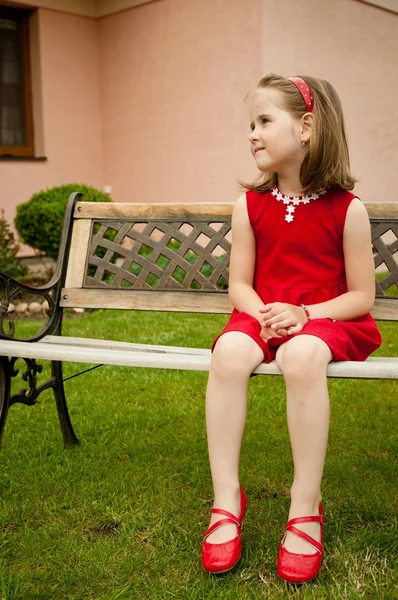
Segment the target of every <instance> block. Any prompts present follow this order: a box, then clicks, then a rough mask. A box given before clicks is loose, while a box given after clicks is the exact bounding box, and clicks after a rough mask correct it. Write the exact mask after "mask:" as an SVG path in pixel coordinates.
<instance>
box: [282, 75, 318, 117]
mask: <svg viewBox="0 0 398 600" xmlns="http://www.w3.org/2000/svg"><path fill="white" fill-rule="evenodd" d="M286 79H288V80H289V81H291V82H292V83H294V85H295V86H296V88H297V89H298V91H299V92H300V94H301V95H302V97H303V100H304V102H305V105H306V107H307V110H308V112H312V110H313V108H314V98H313V97H312V94H311V90H310V86H309V85H308V83H306V82H305V81H304V79H301V77H286Z"/></svg>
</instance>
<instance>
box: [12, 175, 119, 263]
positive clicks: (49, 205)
mask: <svg viewBox="0 0 398 600" xmlns="http://www.w3.org/2000/svg"><path fill="white" fill-rule="evenodd" d="M72 192H81V193H82V194H83V200H84V201H87V202H110V198H109V196H107V195H106V194H104V193H102V192H100V191H99V190H96V189H95V188H93V187H90V186H87V185H79V184H77V183H73V184H70V185H63V186H60V187H54V188H50V189H47V190H45V191H42V192H39V193H38V194H34V195H33V196H32V197H31V198H30V200H28V201H27V202H24V203H23V204H20V205H19V206H18V207H17V216H16V217H15V227H16V229H17V231H18V234H19V236H20V238H21V240H22V241H23V242H24V243H25V244H28V246H31V247H32V248H35V249H36V250H39V251H40V252H42V253H44V254H46V255H47V256H49V257H50V258H54V259H56V258H57V256H58V251H59V243H60V240H61V232H62V224H63V221H64V215H65V209H66V203H67V200H68V198H69V195H70V194H72Z"/></svg>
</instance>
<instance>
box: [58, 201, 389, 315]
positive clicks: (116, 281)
mask: <svg viewBox="0 0 398 600" xmlns="http://www.w3.org/2000/svg"><path fill="white" fill-rule="evenodd" d="M366 207H367V209H368V212H369V215H370V217H371V224H372V241H373V245H374V259H375V268H376V273H378V272H380V275H377V274H376V289H377V300H376V305H375V308H374V310H373V315H374V317H375V318H377V319H381V320H383V319H384V320H398V296H395V297H394V294H396V293H397V290H398V264H397V261H396V257H397V256H398V205H395V204H368V205H366ZM232 208H233V203H228V204H221V203H220V204H217V203H211V204H206V203H200V204H130V203H120V204H118V203H88V202H77V204H76V206H75V210H74V215H73V230H72V242H71V246H70V254H69V261H68V268H67V274H66V280H65V285H64V287H63V289H62V293H61V302H60V304H61V306H63V307H85V308H118V309H135V310H167V311H183V312H184V311H185V312H204V313H206V312H210V313H228V312H230V311H231V309H232V306H231V304H230V302H229V299H228V293H227V286H228V268H229V254H230V244H231V237H230V236H231V233H230V229H231V214H232ZM394 255H395V256H394ZM382 272H383V273H384V274H383V275H382V274H381V273H382ZM381 277H382V279H381V280H380V278H381Z"/></svg>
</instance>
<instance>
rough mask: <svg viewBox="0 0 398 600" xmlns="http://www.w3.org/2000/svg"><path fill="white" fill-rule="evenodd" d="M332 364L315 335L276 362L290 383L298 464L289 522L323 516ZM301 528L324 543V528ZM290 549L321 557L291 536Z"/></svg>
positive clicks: (297, 340) (282, 351)
mask: <svg viewBox="0 0 398 600" xmlns="http://www.w3.org/2000/svg"><path fill="white" fill-rule="evenodd" d="M332 358H333V355H332V352H331V350H330V348H329V347H328V346H327V344H326V343H325V342H324V341H323V340H321V339H320V338H317V337H315V336H312V335H300V336H297V337H294V338H292V339H291V340H289V341H288V342H286V343H285V344H283V345H282V346H280V348H279V349H278V351H277V355H276V361H277V364H278V366H279V368H280V369H281V371H282V373H283V375H284V378H285V382H286V396H287V422H288V429H289V435H290V443H291V447H292V452H293V463H294V480H293V485H292V488H291V506H290V512H289V519H293V518H295V517H303V516H307V515H317V514H319V511H318V508H319V502H320V501H321V480H322V474H323V468H324V463H325V456H326V446H327V440H328V432H329V419H330V406H329V394H328V388H327V378H326V368H327V364H328V363H329V361H330V360H332ZM296 527H297V528H298V529H302V531H305V532H306V533H308V534H309V535H310V536H312V537H313V538H315V539H316V540H318V541H319V539H320V535H319V534H320V526H319V524H318V523H303V524H300V525H296ZM284 546H285V548H286V549H287V550H289V551H290V552H295V553H298V554H300V553H303V554H310V553H313V552H315V550H314V548H313V547H312V546H310V545H309V544H308V543H307V542H305V541H304V540H302V539H301V538H299V537H298V536H296V535H295V534H293V533H291V532H288V533H287V536H286V540H285V542H284Z"/></svg>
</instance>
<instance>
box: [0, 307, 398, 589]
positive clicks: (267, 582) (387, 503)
mask: <svg viewBox="0 0 398 600" xmlns="http://www.w3.org/2000/svg"><path fill="white" fill-rule="evenodd" d="M225 322H226V317H225V316H213V315H205V316H204V315H201V316H194V315H185V316H181V315H179V316H175V315H172V314H165V313H155V314H148V313H135V312H130V313H126V312H117V311H115V312H103V311H98V312H95V313H89V314H86V315H84V316H82V317H78V318H74V319H67V320H65V322H64V331H65V334H66V335H77V336H79V335H80V336H82V335H87V336H90V337H104V338H106V337H113V338H114V339H121V340H126V341H137V342H143V343H145V342H152V343H153V342H155V343H160V344H170V345H192V346H201V347H209V344H210V342H211V340H212V338H213V337H214V336H215V335H216V334H217V333H218V332H219V331H220V329H221V328H222V326H223V324H224V323H225ZM18 326H19V328H20V329H21V331H22V330H23V331H24V332H25V334H27V333H33V331H34V330H35V329H37V323H35V322H33V321H23V322H19V323H18ZM380 328H381V330H382V334H383V337H384V339H385V344H384V347H383V348H381V349H380V350H379V351H378V352H377V353H378V354H380V355H389V356H397V350H398V330H397V327H396V325H394V324H388V323H382V324H381V325H380ZM82 368H83V366H82V365H77V364H66V365H65V376H66V377H67V376H69V375H71V374H73V373H74V372H76V371H79V370H82ZM41 380H43V379H42V378H41ZM206 380H207V374H206V373H191V372H185V371H184V372H183V371H167V370H151V369H130V368H122V367H120V368H118V367H110V366H107V367H102V368H101V369H99V370H98V369H97V370H95V371H93V372H91V373H88V374H86V375H83V376H82V377H79V378H76V379H72V380H70V381H69V382H67V383H66V391H67V396H68V401H69V406H70V412H71V418H72V422H73V424H74V427H75V430H76V433H77V435H78V437H79V438H80V440H81V445H80V446H79V447H76V448H73V449H70V450H65V449H64V448H63V445H62V439H61V434H60V430H59V425H58V419H57V415H56V411H55V407H54V402H53V399H52V394H51V392H49V391H47V392H45V393H44V394H43V395H42V396H41V397H40V403H39V404H38V405H37V406H35V407H33V408H29V407H26V406H22V405H15V406H13V407H11V409H10V413H9V417H8V421H7V426H6V429H5V434H4V439H3V446H2V450H1V453H0V460H1V477H0V517H1V525H0V547H1V549H0V599H1V600H16V599H18V600H21V599H22V600H31V599H32V600H33V599H37V600H47V599H62V600H64V599H65V600H66V599H68V600H85V599H92V600H94V599H95V600H130V599H152V598H154V599H173V598H179V599H183V600H196V599H211V600H219V599H220V600H224V599H225V600H226V599H232V600H235V599H236V600H239V599H241V598H242V599H254V600H256V599H259V598H265V599H281V600H282V599H286V598H295V599H296V598H297V599H314V600H318V599H325V600H326V599H327V600H330V599H337V598H347V599H349V600H351V599H354V600H355V599H357V598H358V599H359V598H369V599H372V600H378V599H390V598H391V599H393V598H396V597H397V596H398V587H397V580H398V578H397V569H396V566H395V563H396V559H397V550H398V548H397V531H396V525H397V486H396V481H397V469H396V464H397V463H396V460H397V443H396V439H395V437H394V436H395V435H396V427H395V423H394V416H395V418H396V407H397V383H396V382H391V381H354V380H352V381H350V380H330V381H329V389H330V397H331V406H332V421H331V431H330V443H329V450H328V456H327V462H326V468H325V477H324V486H323V496H324V504H325V512H326V518H327V523H326V526H325V530H324V531H325V561H324V565H323V567H322V571H321V574H320V577H319V578H318V579H317V580H315V581H314V582H312V583H310V584H307V585H305V586H302V587H294V586H288V585H287V584H285V583H283V582H282V581H280V580H279V579H278V578H277V576H276V556H277V550H278V544H279V541H280V538H281V534H282V531H283V526H284V524H285V520H286V517H287V512H288V507H289V487H290V483H291V476H292V465H291V455H290V448H289V441H288V437H287V429H286V422H285V395H284V384H283V380H282V378H280V377H278V378H276V377H274V378H272V377H255V378H253V379H251V381H250V386H249V411H248V420H247V427H246V433H245V438H244V444H243V448H242V460H241V480H242V484H243V485H244V486H245V488H246V491H247V493H248V497H249V511H248V514H247V518H246V520H245V528H244V533H243V536H244V553H243V557H242V560H241V562H240V563H239V566H238V567H237V568H236V569H235V570H234V571H233V572H231V573H229V574H226V575H223V576H219V577H217V576H212V575H209V574H207V573H205V572H203V571H202V569H201V566H200V546H201V540H202V535H203V533H204V530H205V528H206V526H207V523H208V519H209V514H210V508H211V502H212V490H211V479H210V472H209V466H208V460H207V446H206V436H205V423H204V393H205V387H206ZM20 387H21V385H20V382H19V381H18V384H17V385H16V389H19V388H20Z"/></svg>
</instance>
